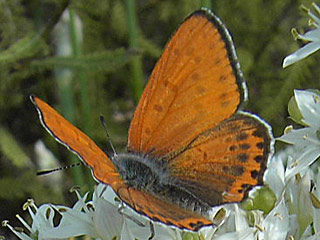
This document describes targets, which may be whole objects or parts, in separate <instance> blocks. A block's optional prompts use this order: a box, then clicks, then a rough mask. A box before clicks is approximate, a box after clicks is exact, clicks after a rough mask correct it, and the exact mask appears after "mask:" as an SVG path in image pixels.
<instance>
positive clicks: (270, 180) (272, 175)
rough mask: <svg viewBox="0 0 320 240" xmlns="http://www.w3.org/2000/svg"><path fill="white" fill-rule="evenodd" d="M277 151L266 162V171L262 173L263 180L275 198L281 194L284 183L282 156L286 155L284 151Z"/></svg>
mask: <svg viewBox="0 0 320 240" xmlns="http://www.w3.org/2000/svg"><path fill="white" fill-rule="evenodd" d="M282 152H283V153H277V155H274V156H273V158H271V159H270V161H269V162H268V167H267V170H266V173H265V174H264V179H265V180H264V182H265V183H267V184H268V186H269V187H270V188H271V189H272V190H273V192H274V194H275V195H276V197H277V199H279V198H280V196H281V195H282V192H283V189H284V186H285V183H284V173H285V170H284V166H283V160H282V159H281V158H282V157H287V156H286V152H285V151H282Z"/></svg>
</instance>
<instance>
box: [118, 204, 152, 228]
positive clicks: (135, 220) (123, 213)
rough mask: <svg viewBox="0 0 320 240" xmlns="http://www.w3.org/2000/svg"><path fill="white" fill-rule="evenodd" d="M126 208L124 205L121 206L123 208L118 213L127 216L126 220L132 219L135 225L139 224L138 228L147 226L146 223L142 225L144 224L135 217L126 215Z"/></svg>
mask: <svg viewBox="0 0 320 240" xmlns="http://www.w3.org/2000/svg"><path fill="white" fill-rule="evenodd" d="M125 208H126V207H125V206H124V205H121V206H120V207H119V208H118V212H119V213H120V214H121V215H123V216H125V217H126V218H128V219H130V220H131V221H133V222H134V223H135V224H137V225H138V226H140V227H145V226H146V224H145V223H142V222H140V221H139V220H138V219H136V218H135V217H133V216H131V215H129V214H127V213H125V212H124V209H125Z"/></svg>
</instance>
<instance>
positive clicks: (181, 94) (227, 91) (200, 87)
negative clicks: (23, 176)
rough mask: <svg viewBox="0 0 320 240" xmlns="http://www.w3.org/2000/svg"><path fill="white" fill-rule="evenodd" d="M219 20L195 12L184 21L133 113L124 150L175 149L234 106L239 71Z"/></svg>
mask: <svg viewBox="0 0 320 240" xmlns="http://www.w3.org/2000/svg"><path fill="white" fill-rule="evenodd" d="M230 41H231V39H230V35H229V34H228V32H227V30H226V28H225V27H224V26H223V25H222V23H221V22H220V20H219V19H218V18H217V17H215V16H213V15H211V14H209V13H208V12H207V11H198V12H195V13H194V14H193V15H191V16H190V17H189V18H187V19H186V20H185V22H183V23H182V25H181V26H180V27H179V29H178V30H177V32H176V33H175V34H174V36H173V37H172V39H171V40H170V42H169V43H168V44H167V46H166V48H165V50H164V52H163V54H162V56H161V58H160V59H159V61H158V63H157V64H156V66H155V69H154V70H153V72H152V75H151V77H150V79H149V81H148V83H147V86H146V89H145V91H144V93H143V95H142V98H141V100H140V102H139V104H138V107H137V109H136V111H135V113H134V117H133V119H132V121H131V125H130V129H129V139H128V149H129V150H130V151H135V152H144V153H150V152H152V154H154V155H156V156H157V155H158V156H159V155H160V156H161V155H165V154H167V153H168V152H175V151H179V150H180V149H181V147H183V146H186V145H187V144H188V143H189V142H190V141H191V140H192V139H194V138H195V137H196V136H197V135H199V134H200V133H202V132H204V131H205V130H207V129H209V128H212V127H214V126H216V125H218V124H219V123H220V122H221V121H223V120H225V119H227V118H229V117H230V116H231V115H232V114H234V113H235V111H236V110H237V109H238V106H239V104H240V103H241V100H242V95H243V91H244V89H243V86H244V84H243V82H242V79H241V76H242V74H241V71H240V70H239V68H238V62H237V59H236V56H235V54H234V51H233V48H232V44H231V42H230Z"/></svg>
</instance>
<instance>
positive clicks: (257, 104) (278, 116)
mask: <svg viewBox="0 0 320 240" xmlns="http://www.w3.org/2000/svg"><path fill="white" fill-rule="evenodd" d="M311 2H312V1H298V0H296V1H294V0H282V1H278V0H269V1H263V0H250V1H241V0H216V1H213V0H212V1H209V0H208V1H200V0H175V1H170V0H161V1H160V0H149V1H146V0H140V1H133V0H126V1H125V0H122V1H119V0H118V1H117V0H100V1H94V0H74V1H72V0H70V1H66V0H45V1H41V0H24V1H23V0H14V1H11V0H7V1H6V0H4V1H0V110H1V113H0V164H1V168H0V174H1V177H0V220H4V219H8V220H9V221H10V223H11V224H12V225H15V226H16V225H19V226H20V224H18V223H17V220H16V218H15V214H16V213H19V214H20V215H22V216H25V215H26V214H25V213H24V212H23V211H22V208H21V206H22V204H23V203H24V202H25V201H26V200H27V199H28V198H33V199H35V202H36V204H38V205H40V204H41V203H45V202H52V203H56V204H58V203H59V204H67V205H69V206H71V204H72V203H73V202H74V201H75V196H74V194H72V193H70V192H69V189H70V188H71V187H72V186H75V185H77V186H80V187H81V191H82V192H84V191H88V190H89V189H92V187H93V186H94V181H93V180H92V177H91V174H90V171H89V170H88V169H87V168H85V167H77V168H74V169H71V170H66V171H62V172H61V171H60V172H59V173H53V174H51V175H49V176H40V177H37V176H36V172H37V171H38V170H44V169H47V168H54V167H59V166H64V165H68V164H70V163H71V162H78V160H77V159H76V158H75V157H74V156H73V155H72V154H71V153H69V152H68V151H67V150H66V149H65V148H64V147H62V146H60V145H59V144H58V143H56V142H55V141H54V140H53V138H52V137H51V136H50V135H49V134H48V133H47V132H46V131H45V130H44V129H43V128H42V127H41V126H40V123H39V121H38V116H37V113H36V111H35V109H34V107H33V106H32V104H31V102H30V100H29V95H30V94H35V95H37V96H39V97H40V98H42V99H43V100H45V101H46V102H48V103H50V105H52V106H53V107H54V108H55V109H57V110H58V111H59V112H60V113H62V114H63V115H64V116H65V117H66V118H67V119H69V120H70V121H71V122H73V123H74V124H75V125H76V126H78V127H79V128H81V129H82V130H83V131H84V132H86V133H87V134H88V135H89V136H90V137H91V138H92V139H94V140H95V141H96V142H97V143H98V145H99V146H100V147H101V148H102V149H104V150H106V151H110V147H109V146H108V143H107V140H106V135H105V130H104V129H103V127H102V125H101V123H100V121H99V115H100V114H102V115H104V117H105V118H106V121H107V124H108V128H109V132H110V135H111V138H112V142H113V144H114V145H115V147H116V149H117V151H118V152H121V151H123V150H125V147H126V138H127V132H128V126H129V123H130V119H131V117H132V114H133V111H134V108H135V106H136V104H137V101H138V99H139V97H140V95H141V93H142V90H143V87H144V85H145V83H146V82H147V79H148V76H149V75H150V73H151V71H152V69H153V66H154V64H155V62H156V60H157V59H158V58H159V56H160V55H161V52H162V49H163V47H164V46H165V43H166V42H167V41H168V39H169V38H170V36H171V34H172V33H173V32H174V31H175V29H176V28H177V27H178V26H179V23H181V22H182V21H183V19H184V18H185V17H187V16H188V15H189V14H190V13H192V12H193V11H195V10H197V9H199V8H200V7H201V6H207V7H209V8H211V9H212V10H213V11H214V13H216V14H217V15H218V16H219V17H220V18H221V19H222V20H223V22H224V23H225V25H226V26H227V27H228V29H229V31H230V32H231V34H232V36H233V39H234V42H235V46H236V49H237V53H238V56H239V58H240V62H241V66H242V70H243V72H244V76H245V79H246V80H247V84H248V88H249V103H248V105H247V106H246V108H245V109H246V110H249V111H251V112H254V113H257V114H259V115H260V116H261V117H263V118H264V119H266V120H267V121H268V122H269V123H270V124H271V125H272V127H273V131H274V134H275V136H279V135H281V134H282V131H283V129H284V127H285V126H286V125H288V124H292V122H290V119H288V117H287V116H288V114H287V103H288V100H289V98H290V97H291V96H292V94H293V89H295V88H296V89H308V88H319V77H318V76H319V71H320V69H319V67H318V66H319V65H318V64H317V63H318V62H319V56H318V55H317V54H315V55H314V57H312V58H308V59H306V60H304V61H302V62H300V63H298V64H295V65H293V66H291V67H289V68H287V69H285V70H284V69H282V67H281V64H282V61H283V59H284V57H285V56H287V55H288V54H290V53H292V52H293V51H295V50H296V49H298V47H299V45H300V46H301V45H302V44H303V43H301V42H296V41H294V40H293V38H292V36H291V33H290V30H291V28H292V27H296V28H297V29H298V30H299V31H300V32H302V33H303V32H304V31H307V30H309V29H310V28H308V27H307V21H308V18H307V16H306V15H305V14H303V12H302V11H301V10H299V6H300V5H301V4H304V5H305V6H306V7H311ZM38 140H41V141H43V143H44V144H45V146H46V147H44V145H42V144H41V143H39V142H37V141H38ZM36 143H37V144H36ZM46 148H47V149H46ZM0 235H6V236H9V232H8V231H7V230H6V229H3V228H2V229H1V230H0Z"/></svg>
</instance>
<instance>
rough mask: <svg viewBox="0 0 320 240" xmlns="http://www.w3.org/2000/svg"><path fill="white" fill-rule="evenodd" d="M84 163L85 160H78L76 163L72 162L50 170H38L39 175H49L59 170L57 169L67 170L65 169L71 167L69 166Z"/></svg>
mask: <svg viewBox="0 0 320 240" xmlns="http://www.w3.org/2000/svg"><path fill="white" fill-rule="evenodd" d="M81 165H83V162H77V163H74V164H70V165H68V166H64V167H59V168H54V169H50V170H43V171H38V172H37V176H41V175H47V174H50V173H53V172H57V171H61V170H65V169H69V168H73V167H78V166H81Z"/></svg>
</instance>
